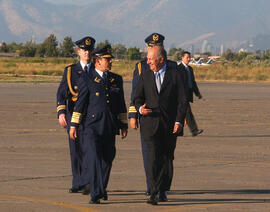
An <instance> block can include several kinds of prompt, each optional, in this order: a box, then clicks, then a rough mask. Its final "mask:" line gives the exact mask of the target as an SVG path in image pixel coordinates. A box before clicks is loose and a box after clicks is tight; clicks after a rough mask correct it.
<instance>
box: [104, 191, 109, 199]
mask: <svg viewBox="0 0 270 212" xmlns="http://www.w3.org/2000/svg"><path fill="white" fill-rule="evenodd" d="M103 200H108V194H107V191H105V192H104V196H103Z"/></svg>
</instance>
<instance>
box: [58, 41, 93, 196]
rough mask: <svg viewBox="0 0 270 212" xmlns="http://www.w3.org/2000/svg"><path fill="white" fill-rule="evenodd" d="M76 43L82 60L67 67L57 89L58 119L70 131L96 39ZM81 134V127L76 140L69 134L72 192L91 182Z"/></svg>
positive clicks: (90, 65) (90, 67) (83, 187)
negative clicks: (81, 84) (79, 83)
mask: <svg viewBox="0 0 270 212" xmlns="http://www.w3.org/2000/svg"><path fill="white" fill-rule="evenodd" d="M75 44H76V45H77V47H76V48H75V52H76V53H77V55H78V56H79V58H80V61H79V62H78V63H76V64H72V65H69V66H67V67H66V68H65V70H64V74H63V77H62V80H61V82H60V85H59V87H58V90H57V115H58V121H59V124H60V125H61V126H62V127H64V128H66V129H67V132H68V133H69V128H70V120H71V116H72V112H73V110H74V105H75V102H76V100H77V96H78V80H79V78H80V77H81V76H82V75H83V72H89V71H90V70H91V69H93V68H94V64H92V63H91V62H90V60H91V51H92V50H93V48H94V45H95V39H94V38H92V37H89V36H87V37H84V38H82V39H80V40H78V41H76V42H75ZM80 135H82V128H80V129H79V133H78V138H77V139H76V141H73V140H71V139H70V137H69V135H68V141H69V149H70V161H71V170H72V187H71V188H70V189H69V192H70V193H78V192H79V191H81V190H82V191H83V190H84V189H85V187H86V185H87V184H89V177H88V176H87V173H88V172H87V171H86V165H85V164H84V162H83V161H82V153H83V148H82V146H83V141H82V139H81V136H80Z"/></svg>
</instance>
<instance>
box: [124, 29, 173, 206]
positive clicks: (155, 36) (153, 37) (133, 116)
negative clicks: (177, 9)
mask: <svg viewBox="0 0 270 212" xmlns="http://www.w3.org/2000/svg"><path fill="white" fill-rule="evenodd" d="M164 40H165V37H164V36H163V35H161V34H159V33H152V34H150V35H149V36H147V37H146V38H145V40H144V41H145V43H146V44H147V50H148V49H149V48H153V47H155V46H160V48H164V46H163V41H164ZM167 62H168V63H167V64H168V66H170V67H176V66H177V63H176V62H174V61H171V60H168V61H167ZM148 68H149V65H148V64H147V60H146V58H145V59H144V60H142V61H140V62H139V63H137V64H136V65H135V70H134V72H133V79H132V90H131V103H130V107H129V113H128V118H129V123H130V126H131V128H133V129H137V128H138V120H140V115H139V113H138V112H137V110H136V108H135V104H134V96H135V91H136V87H137V84H138V82H139V77H140V75H141V73H142V72H143V71H144V70H146V69H148ZM141 148H142V156H143V164H144V170H145V176H146V187H147V189H146V195H150V185H149V180H148V173H149V171H148V168H147V146H146V143H145V141H144V139H143V137H142V136H141ZM159 198H160V200H161V201H162V200H166V199H167V198H166V193H162V194H159Z"/></svg>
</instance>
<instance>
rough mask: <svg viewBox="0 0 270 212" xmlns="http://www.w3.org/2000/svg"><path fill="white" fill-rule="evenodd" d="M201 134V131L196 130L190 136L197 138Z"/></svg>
mask: <svg viewBox="0 0 270 212" xmlns="http://www.w3.org/2000/svg"><path fill="white" fill-rule="evenodd" d="M202 132H203V130H196V131H194V132H192V136H197V135H199V134H201V133H202Z"/></svg>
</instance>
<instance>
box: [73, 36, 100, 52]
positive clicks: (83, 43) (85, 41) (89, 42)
mask: <svg viewBox="0 0 270 212" xmlns="http://www.w3.org/2000/svg"><path fill="white" fill-rule="evenodd" d="M95 42H96V40H95V39H94V38H92V37H89V36H87V37H84V38H82V39H80V40H77V41H76V42H75V44H76V45H77V46H78V47H79V48H80V49H84V50H92V49H93V48H94V46H95Z"/></svg>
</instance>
